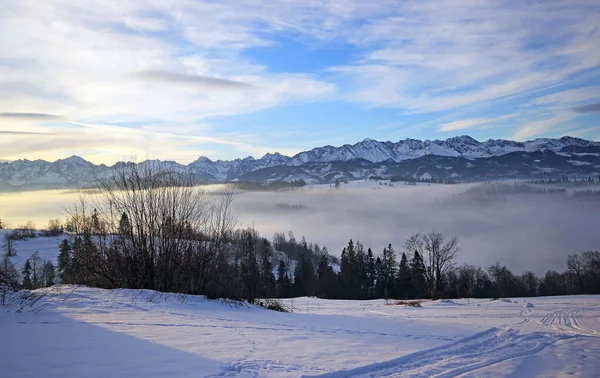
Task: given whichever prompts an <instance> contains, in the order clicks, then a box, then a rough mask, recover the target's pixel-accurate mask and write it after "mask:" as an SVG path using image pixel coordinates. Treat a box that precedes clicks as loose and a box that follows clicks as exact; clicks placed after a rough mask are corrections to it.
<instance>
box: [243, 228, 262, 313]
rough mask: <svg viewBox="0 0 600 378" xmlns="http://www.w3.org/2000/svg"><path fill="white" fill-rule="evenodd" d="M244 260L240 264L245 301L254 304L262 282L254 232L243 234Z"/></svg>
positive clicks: (248, 231) (249, 231)
mask: <svg viewBox="0 0 600 378" xmlns="http://www.w3.org/2000/svg"><path fill="white" fill-rule="evenodd" d="M242 235H243V237H244V240H243V246H242V260H241V262H240V278H241V284H242V291H243V294H242V295H243V297H244V299H246V300H248V302H249V303H253V302H254V299H256V296H257V294H258V286H259V284H260V281H261V276H260V268H259V266H258V262H257V259H256V241H257V240H256V239H257V235H256V232H255V231H254V230H247V231H244V232H243V234H242Z"/></svg>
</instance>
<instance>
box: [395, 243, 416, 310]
mask: <svg viewBox="0 0 600 378" xmlns="http://www.w3.org/2000/svg"><path fill="white" fill-rule="evenodd" d="M411 275H412V272H411V269H410V265H409V264H408V258H407V257H406V253H402V257H401V258H400V267H399V269H398V276H397V279H396V297H398V298H402V299H408V298H413V295H414V293H413V291H414V290H413V288H412V280H411V278H412V277H411Z"/></svg>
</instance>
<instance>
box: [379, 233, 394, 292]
mask: <svg viewBox="0 0 600 378" xmlns="http://www.w3.org/2000/svg"><path fill="white" fill-rule="evenodd" d="M381 274H382V276H381V279H382V281H383V282H382V284H383V290H384V292H385V293H387V295H388V296H391V295H392V294H394V292H395V291H394V284H395V281H396V252H394V249H393V248H392V245H391V244H390V245H389V246H388V248H384V249H383V255H382V258H381Z"/></svg>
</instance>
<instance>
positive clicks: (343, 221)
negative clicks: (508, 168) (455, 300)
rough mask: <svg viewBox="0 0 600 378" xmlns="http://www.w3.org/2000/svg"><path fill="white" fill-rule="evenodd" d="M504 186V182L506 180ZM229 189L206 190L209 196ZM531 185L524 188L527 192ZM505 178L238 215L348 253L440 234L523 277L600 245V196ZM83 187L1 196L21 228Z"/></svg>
mask: <svg viewBox="0 0 600 378" xmlns="http://www.w3.org/2000/svg"><path fill="white" fill-rule="evenodd" d="M502 185H504V184H502ZM222 188H223V187H222V186H221V187H218V186H212V187H208V188H207V187H205V189H207V190H208V191H209V192H210V191H215V190H217V191H218V190H221V189H222ZM521 189H523V188H521ZM521 189H519V188H517V190H514V186H512V189H511V186H499V184H483V186H482V184H461V185H431V186H428V185H426V184H425V185H419V186H410V185H403V184H402V183H396V184H394V187H389V186H387V185H377V183H374V182H350V183H348V184H342V185H341V187H340V188H339V189H335V188H330V187H329V186H327V185H325V186H316V187H310V186H309V187H304V188H301V189H297V190H288V191H267V192H246V191H242V192H239V193H238V194H237V195H236V198H235V200H234V202H233V213H234V214H235V215H236V216H237V218H238V220H239V225H240V226H243V227H254V228H256V229H257V230H258V231H259V232H260V233H261V234H262V235H264V236H266V237H269V238H270V237H272V235H273V233H274V232H277V231H286V232H287V231H289V230H291V231H292V232H293V233H294V235H295V236H296V237H297V238H298V239H299V238H300V237H301V236H305V237H306V239H307V240H308V241H310V242H314V243H318V244H319V245H321V246H327V248H328V249H329V252H330V253H331V254H333V255H336V256H339V255H340V253H341V251H342V248H343V247H344V246H345V245H346V244H347V243H348V240H349V239H353V240H355V241H356V240H360V241H361V242H362V243H363V244H364V245H365V246H366V247H370V248H372V249H373V251H374V252H375V253H381V251H382V249H383V248H384V247H385V246H387V244H389V243H391V244H392V245H393V246H394V249H395V250H396V251H397V252H401V251H402V250H403V248H402V246H403V244H404V241H405V240H406V239H407V238H408V237H409V236H410V235H412V234H415V233H420V232H428V231H432V230H435V231H440V232H442V233H444V234H445V235H446V236H447V237H451V236H453V235H456V236H458V237H459V238H460V245H461V247H462V252H461V253H460V254H459V256H458V259H459V261H458V263H459V264H460V263H463V262H465V263H469V264H475V265H479V266H482V267H484V268H485V267H488V266H489V265H491V264H492V263H494V262H497V261H499V262H501V263H502V264H506V265H508V267H509V268H511V269H512V270H513V271H514V272H515V273H521V272H523V271H526V270H532V271H534V272H536V273H538V274H543V273H545V272H546V271H547V270H549V269H554V270H557V271H563V270H564V269H565V259H566V257H567V255H568V254H571V253H581V252H584V251H586V250H598V249H600V207H599V204H600V201H598V200H595V201H594V200H592V201H584V200H576V199H573V198H572V197H571V195H570V194H568V193H543V190H542V191H541V193H540V191H538V192H536V191H531V190H529V189H527V188H525V189H527V190H521ZM79 197H80V194H79V193H77V192H66V191H38V192H23V193H0V219H2V220H3V221H4V222H5V224H6V223H9V224H10V225H12V226H13V227H16V226H19V225H21V224H25V222H27V221H33V222H34V223H35V224H36V225H37V227H38V228H43V227H45V226H46V225H47V223H48V220H49V219H53V218H60V219H61V220H64V219H65V215H66V213H65V209H66V208H69V207H70V206H72V205H73V204H74V203H75V202H77V200H78V199H79Z"/></svg>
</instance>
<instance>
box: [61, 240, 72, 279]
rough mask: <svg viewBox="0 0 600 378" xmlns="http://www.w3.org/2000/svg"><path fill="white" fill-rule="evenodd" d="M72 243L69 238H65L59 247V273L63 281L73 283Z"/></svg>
mask: <svg viewBox="0 0 600 378" xmlns="http://www.w3.org/2000/svg"><path fill="white" fill-rule="evenodd" d="M71 258H72V250H71V244H69V241H68V240H67V239H64V240H63V241H62V243H61V244H60V247H59V253H58V273H59V275H60V279H61V281H62V283H66V284H68V283H71V281H70V279H71V277H70V276H71Z"/></svg>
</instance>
